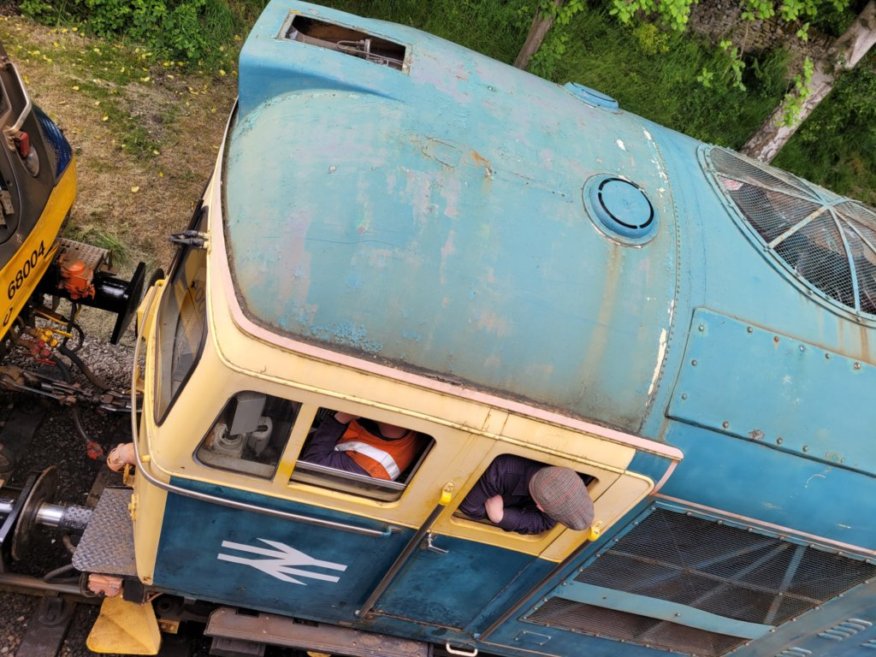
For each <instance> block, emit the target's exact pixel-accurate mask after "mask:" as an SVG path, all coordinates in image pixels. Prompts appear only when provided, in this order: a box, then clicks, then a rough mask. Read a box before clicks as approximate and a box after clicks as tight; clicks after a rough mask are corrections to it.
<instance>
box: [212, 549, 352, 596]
mask: <svg viewBox="0 0 876 657" xmlns="http://www.w3.org/2000/svg"><path fill="white" fill-rule="evenodd" d="M257 540H259V541H261V542H262V543H264V544H266V545H269V546H270V547H271V548H273V549H268V548H264V547H260V546H257V545H246V544H244V543H234V542H232V541H222V547H223V548H226V549H228V550H236V551H237V552H248V553H250V554H256V555H259V556H260V557H263V558H247V557H242V556H235V555H233V554H222V553H221V552H220V553H219V554H218V555H217V559H219V561H230V562H231V563H239V564H243V565H244V566H252V567H253V568H255V569H256V570H260V571H262V572H263V573H266V574H268V575H270V576H271V577H276V578H277V579H279V580H282V581H284V582H289V583H290V584H301V585H302V586H307V583H306V582H302V581H301V580H298V579H295V577H309V578H310V579H318V580H321V581H323V582H332V583H335V582H337V581H338V580H339V579H340V576H335V575H326V574H324V573H318V572H313V571H310V570H301V568H302V567H307V568H325V569H327V570H335V571H339V572H344V571H345V570H347V566H345V565H344V564H342V563H334V562H333V561H322V560H320V559H314V558H313V557H311V556H308V555H306V554H304V553H303V552H301V551H300V550H296V549H295V548H293V547H289V546H288V545H284V544H283V543H280V542H278V541H270V540H268V539H266V538H259V539H257ZM293 575H294V577H292V576H293Z"/></svg>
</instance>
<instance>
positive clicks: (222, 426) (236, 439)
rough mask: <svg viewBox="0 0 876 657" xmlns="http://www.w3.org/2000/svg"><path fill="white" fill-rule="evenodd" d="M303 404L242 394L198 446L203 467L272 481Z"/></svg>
mask: <svg viewBox="0 0 876 657" xmlns="http://www.w3.org/2000/svg"><path fill="white" fill-rule="evenodd" d="M300 410H301V404H299V403H298V402H293V401H289V400H288V399H282V398H280V397H274V396H272V395H267V394H264V393H261V392H251V391H247V392H239V393H237V394H236V395H234V397H232V398H231V399H230V400H228V403H227V404H226V405H225V408H223V409H222V412H221V413H220V414H219V417H218V418H217V419H216V421H215V422H214V423H213V426H212V427H211V428H210V431H208V432H207V435H206V436H204V439H203V440H202V441H201V444H200V445H199V446H198V448H197V450H196V452H195V457H196V459H197V460H198V461H200V462H201V463H203V464H205V465H208V466H211V467H214V468H220V469H222V470H230V471H232V472H239V473H241V474H246V475H252V476H254V477H261V478H263V479H270V478H272V477H273V476H274V472H275V471H276V470H277V465H278V464H279V462H280V456H281V455H282V453H283V449H284V448H285V447H286V442H287V441H288V439H289V434H290V433H291V431H292V425H293V424H294V423H295V418H296V417H297V416H298V412H299V411H300Z"/></svg>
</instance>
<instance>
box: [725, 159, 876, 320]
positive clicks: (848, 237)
mask: <svg viewBox="0 0 876 657" xmlns="http://www.w3.org/2000/svg"><path fill="white" fill-rule="evenodd" d="M709 158H710V160H711V164H712V167H713V168H714V170H715V173H716V174H717V176H716V180H717V182H718V184H719V186H720V188H721V189H722V190H723V192H724V194H726V195H727V197H728V198H729V199H730V200H731V201H732V202H733V203H734V205H735V206H736V207H737V208H738V209H739V211H740V212H741V215H742V218H743V219H744V220H745V221H746V222H747V223H748V225H749V226H751V228H753V229H754V231H755V232H756V233H757V235H758V236H759V237H760V238H761V239H762V240H763V241H764V243H765V244H766V245H767V246H769V247H770V248H771V249H772V250H773V252H774V253H775V254H776V255H777V256H778V257H779V258H780V260H781V261H782V262H784V263H785V264H786V265H787V266H788V267H789V268H790V269H791V271H793V272H794V273H795V274H796V275H797V276H798V277H799V278H801V279H803V280H805V281H807V282H808V283H809V284H810V285H812V286H814V287H815V288H817V289H818V290H820V291H821V292H823V293H824V294H826V295H827V296H829V297H830V298H832V299H834V300H836V301H838V302H839V303H841V304H842V305H844V306H846V307H848V308H851V309H852V310H855V311H858V312H863V313H867V314H871V315H873V314H876V212H873V210H871V209H869V208H867V207H866V206H864V205H863V204H861V203H858V202H856V201H851V200H848V199H842V198H840V197H838V196H836V195H834V194H832V193H830V192H828V191H826V190H822V189H820V188H817V187H815V186H814V185H810V184H808V183H806V182H805V181H803V180H801V179H800V178H797V177H796V176H793V175H791V174H789V173H787V172H784V171H780V170H778V169H774V168H773V167H769V166H766V165H764V164H762V163H760V162H756V161H754V160H750V159H748V158H745V157H743V156H741V155H739V154H737V153H733V152H731V151H725V150H722V149H718V148H714V149H712V150H711V151H710V152H709Z"/></svg>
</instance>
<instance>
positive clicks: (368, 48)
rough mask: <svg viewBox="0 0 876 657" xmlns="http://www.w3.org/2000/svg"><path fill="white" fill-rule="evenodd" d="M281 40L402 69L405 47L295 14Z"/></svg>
mask: <svg viewBox="0 0 876 657" xmlns="http://www.w3.org/2000/svg"><path fill="white" fill-rule="evenodd" d="M285 37H286V38H287V39H290V40H292V41H300V42H301V43H306V44H308V45H311V46H319V47H320V48H327V49H328V50H336V51H338V52H342V53H344V54H345V55H350V56H352V57H358V58H359V59H364V60H366V61H369V62H373V63H374V64H380V65H382V66H388V67H389V68H394V69H397V70H399V71H400V70H402V69H403V68H404V63H405V56H406V55H407V50H406V48H405V47H404V46H403V45H401V44H399V43H395V42H393V41H389V40H388V39H384V38H382V37H379V36H376V35H374V34H368V33H367V32H361V31H359V30H354V29H353V28H351V27H346V26H344V25H337V24H335V23H328V22H326V21H321V20H319V19H318V18H310V17H307V16H302V15H301V14H296V15H294V16H293V18H292V23H291V25H290V26H289V29H288V30H286V33H285Z"/></svg>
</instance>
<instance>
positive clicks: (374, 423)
mask: <svg viewBox="0 0 876 657" xmlns="http://www.w3.org/2000/svg"><path fill="white" fill-rule="evenodd" d="M433 443H434V439H433V438H432V437H431V436H427V435H425V434H423V433H419V432H417V431H413V430H411V429H409V428H407V427H404V426H399V425H397V424H393V423H392V422H389V421H385V420H382V419H381V420H377V419H371V418H364V417H358V416H354V415H351V414H349V413H344V412H338V411H335V410H332V409H327V408H321V409H320V410H319V411H318V412H317V414H316V417H315V419H314V422H313V425H312V426H311V428H310V431H309V434H308V437H307V440H306V441H305V443H304V447H303V448H302V450H301V454H300V456H299V457H298V463H297V464H296V466H295V471H294V472H293V474H292V477H291V481H293V482H298V483H305V484H312V485H316V486H321V487H323V488H331V489H333V490H339V491H343V492H346V493H353V494H356V495H362V496H363V497H369V498H371V499H376V500H382V501H392V500H396V499H398V498H399V497H401V494H402V492H404V490H405V488H406V487H407V485H408V483H409V482H410V481H411V479H412V478H413V476H414V473H415V472H416V471H417V470H418V468H419V467H420V465H421V464H422V462H423V459H424V458H425V456H426V454H427V452H428V451H429V449H430V448H431V446H432V444H433Z"/></svg>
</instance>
